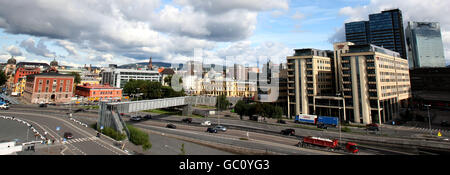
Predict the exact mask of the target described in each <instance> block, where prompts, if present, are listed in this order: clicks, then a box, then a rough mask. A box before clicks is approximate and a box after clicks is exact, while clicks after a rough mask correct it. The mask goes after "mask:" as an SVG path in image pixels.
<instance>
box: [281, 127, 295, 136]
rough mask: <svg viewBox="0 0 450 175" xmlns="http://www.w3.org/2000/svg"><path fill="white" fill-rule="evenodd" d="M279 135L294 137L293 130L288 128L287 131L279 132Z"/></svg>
mask: <svg viewBox="0 0 450 175" xmlns="http://www.w3.org/2000/svg"><path fill="white" fill-rule="evenodd" d="M281 134H283V135H291V136H293V135H295V129H291V128H289V129H284V130H281Z"/></svg>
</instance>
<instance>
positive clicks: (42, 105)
mask: <svg viewBox="0 0 450 175" xmlns="http://www.w3.org/2000/svg"><path fill="white" fill-rule="evenodd" d="M39 107H41V108H46V107H47V104H45V103H41V104H39Z"/></svg>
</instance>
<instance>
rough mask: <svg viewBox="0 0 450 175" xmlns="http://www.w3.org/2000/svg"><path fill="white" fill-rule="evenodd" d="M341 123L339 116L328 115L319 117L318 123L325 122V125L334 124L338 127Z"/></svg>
mask: <svg viewBox="0 0 450 175" xmlns="http://www.w3.org/2000/svg"><path fill="white" fill-rule="evenodd" d="M338 123H339V118H337V117H327V116H319V118H318V119H317V124H324V125H325V126H334V127H336V126H337V125H338Z"/></svg>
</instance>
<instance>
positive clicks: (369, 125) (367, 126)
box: [366, 123, 379, 131]
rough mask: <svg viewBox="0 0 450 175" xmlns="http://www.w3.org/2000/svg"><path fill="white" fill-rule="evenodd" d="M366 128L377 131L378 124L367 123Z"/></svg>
mask: <svg viewBox="0 0 450 175" xmlns="http://www.w3.org/2000/svg"><path fill="white" fill-rule="evenodd" d="M366 129H367V130H369V131H379V128H378V125H377V124H375V123H371V124H367V125H366Z"/></svg>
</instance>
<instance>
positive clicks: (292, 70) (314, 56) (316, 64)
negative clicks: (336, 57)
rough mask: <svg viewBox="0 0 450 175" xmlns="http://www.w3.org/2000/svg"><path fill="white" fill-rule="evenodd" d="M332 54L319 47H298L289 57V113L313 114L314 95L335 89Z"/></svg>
mask: <svg viewBox="0 0 450 175" xmlns="http://www.w3.org/2000/svg"><path fill="white" fill-rule="evenodd" d="M330 57H332V55H331V54H330V52H328V51H322V50H317V49H296V50H295V54H294V56H288V57H287V65H288V70H287V71H288V73H287V77H288V81H287V84H288V114H292V115H300V114H312V113H313V111H314V109H313V108H314V97H315V96H324V95H329V94H331V93H332V91H333V84H332V78H333V75H332V71H331V70H332V69H331V65H332V64H331V62H332V61H333V59H332V58H330Z"/></svg>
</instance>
